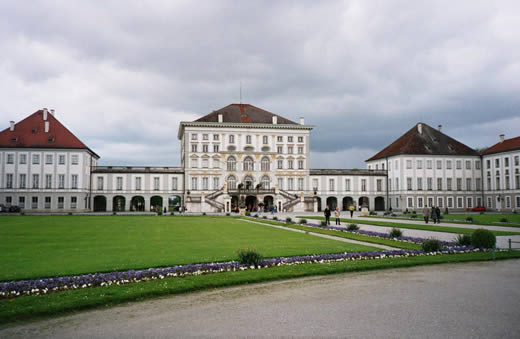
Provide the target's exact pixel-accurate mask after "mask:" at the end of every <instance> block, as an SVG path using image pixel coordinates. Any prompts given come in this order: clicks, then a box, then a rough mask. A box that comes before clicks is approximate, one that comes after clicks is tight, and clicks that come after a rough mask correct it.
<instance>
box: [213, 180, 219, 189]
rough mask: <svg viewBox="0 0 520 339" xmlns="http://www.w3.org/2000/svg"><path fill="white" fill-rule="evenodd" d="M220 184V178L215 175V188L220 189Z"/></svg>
mask: <svg viewBox="0 0 520 339" xmlns="http://www.w3.org/2000/svg"><path fill="white" fill-rule="evenodd" d="M219 186H220V184H219V178H218V177H213V189H216V190H217V189H218V188H219Z"/></svg>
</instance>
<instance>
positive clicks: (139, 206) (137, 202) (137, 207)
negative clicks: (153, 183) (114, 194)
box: [130, 195, 144, 212]
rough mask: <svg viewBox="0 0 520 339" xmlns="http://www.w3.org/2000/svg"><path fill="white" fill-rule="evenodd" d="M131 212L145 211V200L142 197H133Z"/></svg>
mask: <svg viewBox="0 0 520 339" xmlns="http://www.w3.org/2000/svg"><path fill="white" fill-rule="evenodd" d="M130 211H138V212H142V211H144V198H143V197H142V196H140V195H136V196H135V197H132V200H131V201H130Z"/></svg>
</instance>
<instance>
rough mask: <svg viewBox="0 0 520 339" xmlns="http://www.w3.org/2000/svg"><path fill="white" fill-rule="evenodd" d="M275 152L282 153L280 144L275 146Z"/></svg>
mask: <svg viewBox="0 0 520 339" xmlns="http://www.w3.org/2000/svg"><path fill="white" fill-rule="evenodd" d="M276 153H278V154H282V153H283V147H282V146H277V147H276Z"/></svg>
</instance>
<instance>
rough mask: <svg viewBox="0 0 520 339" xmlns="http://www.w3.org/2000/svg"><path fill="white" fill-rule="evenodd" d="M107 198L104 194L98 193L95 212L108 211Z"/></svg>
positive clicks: (95, 199)
mask: <svg viewBox="0 0 520 339" xmlns="http://www.w3.org/2000/svg"><path fill="white" fill-rule="evenodd" d="M106 210H107V198H106V197H105V196H103V195H96V196H95V197H94V212H106Z"/></svg>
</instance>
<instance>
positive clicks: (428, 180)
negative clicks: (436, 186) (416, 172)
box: [426, 178, 433, 191]
mask: <svg viewBox="0 0 520 339" xmlns="http://www.w3.org/2000/svg"><path fill="white" fill-rule="evenodd" d="M426 186H427V187H428V191H431V190H433V178H426Z"/></svg>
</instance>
